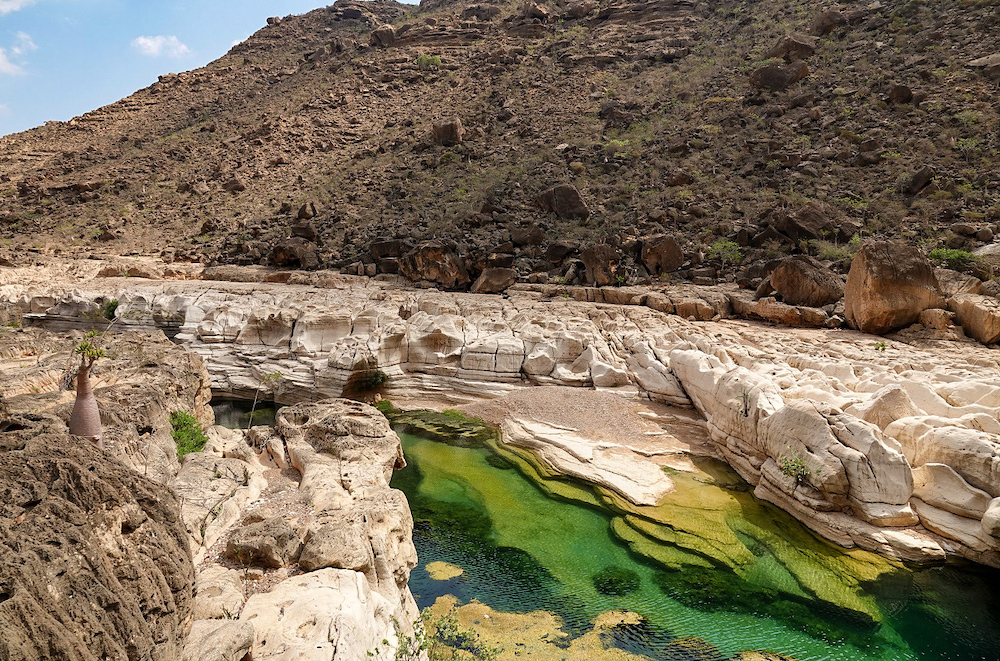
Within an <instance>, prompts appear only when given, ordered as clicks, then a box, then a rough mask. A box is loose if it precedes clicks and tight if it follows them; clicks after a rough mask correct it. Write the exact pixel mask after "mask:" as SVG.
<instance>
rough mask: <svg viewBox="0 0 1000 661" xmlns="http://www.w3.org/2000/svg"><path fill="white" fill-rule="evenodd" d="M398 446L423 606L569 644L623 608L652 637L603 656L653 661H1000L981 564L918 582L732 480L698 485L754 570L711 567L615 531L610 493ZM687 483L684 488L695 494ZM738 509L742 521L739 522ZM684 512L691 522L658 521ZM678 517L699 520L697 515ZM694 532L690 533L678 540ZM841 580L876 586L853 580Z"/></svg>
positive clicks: (652, 536)
mask: <svg viewBox="0 0 1000 661" xmlns="http://www.w3.org/2000/svg"><path fill="white" fill-rule="evenodd" d="M401 437H402V439H403V447H404V450H405V452H406V457H407V461H408V462H409V466H408V467H407V468H406V469H404V470H402V471H398V472H397V473H396V474H395V476H394V478H393V486H395V487H397V488H400V489H402V490H403V491H404V492H405V493H406V495H407V497H408V498H409V501H410V506H411V509H412V510H413V514H414V520H415V530H414V543H415V544H416V547H417V552H418V554H419V557H420V566H419V567H418V568H417V569H415V570H414V572H413V573H412V575H411V579H410V588H411V590H412V592H413V593H414V596H415V597H416V598H417V601H418V604H419V605H420V606H421V607H424V606H429V605H430V604H432V603H433V602H434V600H435V599H436V598H437V597H439V596H441V595H445V594H451V595H455V596H456V597H458V598H459V600H461V601H462V602H467V601H470V600H472V599H478V600H479V601H481V602H483V603H485V604H487V605H488V606H490V607H492V608H494V609H496V610H501V611H508V612H530V611H535V610H546V611H550V612H553V613H555V614H557V615H559V616H560V617H561V618H562V620H563V622H564V628H565V629H566V630H567V631H568V632H570V633H571V634H574V635H577V634H580V633H582V632H584V631H586V630H587V629H588V628H589V627H590V626H591V622H592V621H593V619H594V618H595V617H596V615H597V614H599V613H601V612H603V611H607V610H613V609H627V610H630V611H634V612H636V613H639V614H641V615H642V616H644V617H645V618H646V620H647V622H648V626H645V627H642V628H639V629H636V630H631V631H622V632H620V635H617V636H611V637H609V640H608V643H609V644H614V645H616V646H618V647H623V648H628V649H630V650H631V651H634V652H638V653H645V654H647V655H649V656H650V657H651V658H655V659H707V658H719V657H718V656H714V657H713V656H711V655H710V654H709V655H705V654H704V653H703V654H701V655H699V654H697V653H695V652H691V653H682V652H677V646H676V645H673V646H672V645H671V643H670V641H672V640H675V639H677V638H681V637H684V638H686V637H697V638H700V639H703V640H705V641H707V642H709V643H711V644H712V645H713V646H714V647H715V648H717V649H718V650H719V652H720V653H721V654H722V655H723V657H722V658H728V657H729V656H731V655H733V654H735V653H737V652H739V651H741V650H750V649H764V650H769V651H773V652H778V653H781V654H786V655H789V656H792V657H794V658H796V659H799V661H827V660H829V661H834V660H836V661H853V660H878V661H909V660H917V659H928V660H938V659H940V660H949V661H960V660H961V661H965V660H968V661H972V660H976V661H997V660H1000V598H998V596H997V594H996V592H997V588H1000V572H997V571H993V570H987V569H983V568H978V567H975V566H973V565H971V564H949V565H946V566H939V567H933V568H926V569H918V570H914V569H912V568H907V567H903V566H901V565H898V563H890V562H888V561H883V560H882V559H878V558H875V559H874V560H872V559H871V558H869V556H870V554H864V553H863V552H861V554H859V553H858V552H851V553H848V552H846V551H844V550H843V549H840V548H839V547H836V546H834V545H831V544H829V543H826V542H823V541H822V540H818V539H817V538H815V536H813V535H812V534H811V533H810V532H808V531H807V530H806V529H805V528H804V527H803V526H801V525H800V524H799V523H798V522H796V521H795V520H794V519H792V518H791V517H790V516H788V515H787V514H785V513H784V512H781V511H780V510H778V509H777V508H774V507H771V506H769V505H766V504H762V503H759V502H758V501H756V500H755V499H752V497H751V496H750V495H749V493H747V491H746V485H745V484H740V483H739V480H738V478H726V480H725V481H724V482H723V486H722V487H720V485H719V482H718V480H715V481H712V480H707V479H705V477H704V476H700V477H698V478H697V479H698V480H701V481H702V482H705V484H703V485H702V486H703V487H704V489H706V491H704V494H705V496H704V502H705V504H706V507H709V506H714V505H713V503H716V502H721V501H722V500H723V496H724V497H725V498H729V499H730V500H731V503H730V505H728V506H727V507H730V509H729V510H727V511H728V512H729V513H727V514H726V515H725V518H724V519H719V520H725V521H726V526H727V528H728V531H727V532H726V534H725V535H723V536H722V537H721V538H726V537H733V536H734V535H735V536H736V537H738V538H739V541H740V542H741V543H740V544H739V545H738V546H739V548H741V549H746V551H747V553H746V555H747V556H748V557H747V558H737V559H736V560H734V559H733V558H732V557H725V558H723V559H721V560H720V559H716V558H713V557H711V553H710V552H709V551H710V550H711V548H712V544H711V543H710V544H704V545H700V544H697V543H692V542H691V541H690V540H688V541H684V540H680V541H678V540H676V539H674V542H672V543H664V542H661V541H657V540H663V539H666V540H670V539H673V538H672V537H671V535H673V534H675V533H677V532H678V531H676V530H671V528H670V526H669V521H667V522H666V524H663V523H659V524H652V523H650V522H649V521H648V520H646V519H643V518H641V517H636V516H635V515H634V513H630V512H627V511H623V510H619V511H617V514H618V516H615V515H613V513H612V511H610V510H613V509H614V508H613V507H609V499H608V497H607V494H600V493H595V492H593V491H591V490H589V488H587V487H586V486H584V485H580V484H576V483H573V482H571V481H567V480H556V481H554V480H552V479H551V476H542V475H539V474H537V473H532V469H531V466H530V464H529V463H527V462H523V461H516V457H515V458H514V459H515V461H514V464H516V466H517V469H514V467H513V465H512V464H509V463H507V461H510V460H511V459H512V457H511V456H510V455H507V456H506V458H505V459H501V458H500V457H498V456H497V454H496V453H495V452H493V451H491V450H490V449H489V448H469V447H456V446H453V445H449V444H447V443H443V442H440V441H431V440H426V439H422V438H418V437H416V436H412V435H409V434H405V433H404V434H401ZM709 469H710V470H714V471H719V474H723V472H724V471H725V470H728V469H725V467H714V468H712V467H709ZM522 471H523V473H522ZM525 474H528V475H530V476H531V479H528V478H527V477H525ZM677 479H678V480H679V484H681V485H682V486H684V484H685V482H684V480H686V479H688V480H690V478H689V477H687V476H683V475H681V476H677ZM709 483H711V484H709ZM724 487H729V488H724ZM684 488H689V489H696V488H698V484H697V483H696V481H695V480H691V483H690V484H687V485H686V486H684ZM684 488H679V491H681V492H682V493H683V492H684ZM723 492H724V493H723ZM691 493H697V492H688V496H687V498H688V500H689V501H690V500H691V499H692V496H691V495H690V494H691ZM720 494H721V495H720ZM695 500H697V498H695ZM732 503H736V508H735V511H737V512H740V511H743V512H745V517H746V518H745V519H741V520H734V517H737V518H738V515H734V514H732V506H731V505H732ZM675 511H681V510H675V509H667V510H664V512H661V513H660V514H661V515H662V516H665V517H666V518H669V516H670V515H672V513H673V512H675ZM684 511H685V512H686V513H685V514H684V516H687V517H689V518H690V517H691V516H692V514H691V512H692V511H693V510H692V509H691V508H689V509H688V510H684ZM715 521H716V520H715V519H712V526H714V527H718V525H717V524H716V523H715ZM691 529H693V528H692V524H691V522H690V521H687V522H685V526H684V529H683V530H686V531H689V530H691ZM694 529H696V527H695V528H694ZM643 531H644V532H643ZM681 532H683V531H681ZM684 534H688V533H686V532H685V533H684ZM706 534H708V533H706ZM623 540H626V541H627V542H628V543H626V541H623ZM716 543H717V545H718V547H719V548H720V549H721V550H720V555H725V554H727V553H728V554H730V555H732V551H731V550H729V549H730V548H731V547H732V543H731V541H730V542H727V544H728V546H726V547H725V548H723V545H722V543H721V542H716ZM432 561H444V562H448V563H452V564H455V565H458V566H460V567H462V568H463V569H464V573H463V574H462V575H461V576H458V577H456V578H452V579H449V580H447V581H435V580H433V579H431V578H430V576H429V575H428V574H427V572H426V570H425V569H424V567H425V566H426V565H427V563H429V562H432ZM803 564H804V565H805V566H803ZM733 566H735V567H738V568H739V572H738V573H737V572H736V571H734V570H733V569H732V567H733ZM608 568H614V569H613V570H611V571H617V572H618V573H619V574H620V575H621V576H624V577H626V578H627V579H629V580H625V581H624V583H620V584H619V583H615V582H614V581H612V582H611V584H610V587H611V588H612V589H611V592H616V591H617V592H621V591H622V590H624V589H627V588H629V587H630V585H628V583H629V582H630V580H631V576H633V575H634V578H635V579H636V580H637V581H638V585H637V587H636V589H634V591H631V592H629V593H627V594H606V593H604V592H608V588H609V584H607V583H603V584H602V585H603V587H604V588H605V589H604V592H602V591H599V590H598V589H597V587H596V585H595V577H598V578H599V577H600V576H601V573H602V572H607V571H609V570H608ZM824 568H832V569H824ZM838 568H840V571H841V573H842V575H840V576H838V574H837V572H838ZM844 568H847V569H850V570H851V571H855V572H859V571H864V572H867V571H870V572H871V575H870V576H869V575H865V576H862V577H858V576H849V575H848V572H847V571H844ZM605 578H606V574H605ZM596 582H598V583H599V582H600V581H599V580H597V581H596ZM838 590H840V591H841V592H842V593H843V594H838V593H837V592H838ZM817 593H818V594H822V595H823V598H819V597H818V596H817Z"/></svg>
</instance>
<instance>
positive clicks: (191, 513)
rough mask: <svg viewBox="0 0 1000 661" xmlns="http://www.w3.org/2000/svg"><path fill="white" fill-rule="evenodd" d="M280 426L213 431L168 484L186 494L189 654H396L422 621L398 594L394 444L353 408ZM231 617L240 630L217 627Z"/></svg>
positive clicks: (405, 509)
mask: <svg viewBox="0 0 1000 661" xmlns="http://www.w3.org/2000/svg"><path fill="white" fill-rule="evenodd" d="M276 422H277V424H276V427H275V428H274V429H273V430H267V429H265V428H261V427H255V428H254V429H253V430H252V431H251V432H246V431H242V430H235V431H233V430H225V429H222V428H220V427H213V428H212V429H210V430H209V436H210V441H209V443H208V445H207V446H206V448H205V450H204V451H202V452H198V453H194V454H192V455H189V456H188V457H187V458H186V460H185V462H184V465H183V467H182V469H181V471H180V474H179V475H178V476H177V478H176V480H175V481H174V483H173V486H174V488H175V489H177V490H178V492H179V493H183V494H187V497H186V498H185V509H184V520H185V524H186V527H187V530H188V536H187V540H188V543H189V544H190V545H191V549H192V553H193V554H194V556H195V557H196V558H198V559H199V560H201V565H200V570H199V573H198V596H197V598H196V600H195V613H196V614H197V616H198V617H199V618H201V619H199V620H197V621H195V623H194V627H193V629H192V640H191V641H190V642H189V643H188V649H189V650H202V649H205V648H213V649H214V648H219V649H222V648H225V649H230V648H233V649H239V650H243V649H244V647H245V651H246V652H249V653H252V656H253V658H254V659H269V658H287V655H288V654H295V655H297V656H296V658H302V659H314V660H316V661H334V660H336V661H349V660H353V659H361V658H369V657H370V658H376V659H392V658H394V655H395V650H396V648H397V645H398V643H399V640H400V637H406V636H412V635H413V622H414V621H415V620H416V619H417V615H418V613H417V607H416V604H415V602H414V600H413V597H412V595H411V594H410V591H409V588H408V586H407V581H408V579H409V575H410V570H411V569H412V568H413V567H414V566H415V565H416V560H417V558H416V550H415V549H414V548H413V540H412V531H413V519H412V517H411V515H410V510H409V506H408V505H407V502H406V497H405V496H404V495H403V494H402V492H400V491H397V490H395V489H391V488H390V487H389V478H390V476H391V474H392V471H393V470H394V468H397V467H400V466H402V465H404V464H403V462H402V450H401V449H400V444H399V438H398V437H397V436H396V434H395V433H393V432H392V430H390V429H389V425H388V423H387V421H386V420H385V418H384V417H383V416H382V415H381V414H380V413H379V412H378V411H376V410H375V409H374V408H372V407H370V406H368V405H365V404H360V403H358V402H352V401H348V400H330V401H323V402H318V403H313V404H307V403H303V404H298V405H295V406H290V407H285V408H283V409H282V410H281V411H280V412H279V413H278V419H277V421H276ZM288 466H292V467H293V468H294V470H292V471H288V470H283V469H286V468H287V467H288ZM290 475H291V476H292V477H290ZM282 494H283V495H282ZM230 567H236V569H231V568H230ZM251 572H253V574H252V575H251ZM303 572H304V573H303ZM229 618H238V620H239V625H242V626H243V627H249V629H246V628H240V627H239V626H235V625H234V626H231V627H225V626H223V623H225V622H228V620H229ZM247 631H249V635H250V641H249V643H246V644H245V645H244V643H245V642H246V641H245V636H246V632H247ZM382 641H387V642H382ZM369 653H371V654H369ZM185 654H186V655H188V656H191V658H195V657H194V655H193V652H192V654H188V651H187V650H186V651H185ZM213 658H215V657H213Z"/></svg>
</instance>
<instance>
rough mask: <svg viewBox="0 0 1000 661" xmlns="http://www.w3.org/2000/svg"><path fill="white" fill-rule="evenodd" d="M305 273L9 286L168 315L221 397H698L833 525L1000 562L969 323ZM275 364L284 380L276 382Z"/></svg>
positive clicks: (143, 317) (734, 437) (629, 293)
mask: <svg viewBox="0 0 1000 661" xmlns="http://www.w3.org/2000/svg"><path fill="white" fill-rule="evenodd" d="M310 277H311V278H312V280H311V281H310V282H311V283H312V284H310V285H291V284H274V283H263V282H258V283H236V282H225V283H222V282H208V281H200V282H194V281H177V282H140V281H135V280H134V279H128V280H124V279H105V280H102V279H95V280H89V281H87V280H81V281H80V282H79V283H78V286H77V287H76V288H75V289H74V290H69V289H68V288H51V287H49V288H46V287H40V286H35V287H20V288H18V287H16V286H7V287H4V288H3V291H0V294H2V296H3V297H4V298H5V299H6V300H8V301H11V302H14V303H16V304H17V305H18V306H19V308H20V309H23V310H25V311H28V310H34V311H35V312H34V314H31V313H29V314H28V315H27V316H26V318H25V319H26V322H27V323H47V321H46V320H58V321H59V323H63V324H65V323H70V322H71V321H72V320H74V319H77V320H79V319H80V318H82V317H84V316H85V315H86V314H87V311H88V310H92V309H93V307H94V306H95V305H96V302H97V301H99V300H106V299H108V298H110V297H114V298H116V299H118V300H119V301H120V303H119V312H118V316H119V317H120V318H121V320H122V321H121V323H122V324H123V325H124V326H128V325H134V326H140V327H142V326H157V325H158V324H164V325H165V324H169V325H170V326H171V328H173V329H175V330H176V335H175V340H176V341H179V342H181V343H183V344H184V345H185V346H186V347H188V348H189V349H190V350H191V351H193V352H195V353H197V354H198V355H199V356H201V357H202V358H203V360H204V362H205V364H206V366H207V368H208V370H209V372H210V373H211V375H212V381H213V386H214V387H215V388H216V389H217V390H218V391H221V392H224V393H230V394H236V395H239V396H243V397H248V398H252V397H253V396H254V395H255V394H258V393H259V392H265V393H266V394H268V395H269V396H270V397H272V398H273V399H274V400H276V401H278V402H281V403H291V402H297V401H303V400H310V401H311V400H316V399H318V398H321V397H328V396H339V395H340V394H341V393H342V392H343V391H344V388H345V386H347V385H348V384H349V383H355V384H357V383H358V381H359V377H363V376H365V375H368V374H371V373H373V372H374V371H381V372H384V374H385V375H387V376H388V382H387V383H386V384H385V385H384V386H382V392H383V394H385V395H386V396H388V397H390V398H392V399H394V400H406V399H407V398H419V397H433V398H436V399H438V400H444V401H451V402H455V403H461V402H465V401H470V400H475V399H481V398H489V397H496V396H500V395H503V394H504V393H507V392H511V391H513V390H517V389H520V388H524V387H529V386H540V385H561V386H571V387H583V388H596V389H607V390H608V391H609V392H614V393H616V394H618V395H621V396H625V397H640V398H646V399H649V400H653V401H657V402H663V403H668V404H674V405H681V406H688V407H694V408H696V409H697V410H698V412H699V413H701V414H702V415H703V416H704V417H705V419H706V420H707V422H708V426H709V430H710V431H711V434H712V438H713V440H714V443H715V447H716V451H717V452H718V454H719V456H721V457H723V458H725V460H726V461H727V462H729V463H730V464H731V465H732V466H733V467H734V468H735V469H736V470H737V471H738V472H739V473H740V474H741V475H742V476H743V477H744V478H745V479H747V480H748V481H750V482H751V483H752V484H753V485H755V492H756V494H757V496H758V497H760V498H764V499H766V500H769V501H771V502H774V503H776V504H778V505H779V506H780V507H782V508H784V509H786V510H787V511H789V512H791V513H792V514H793V515H794V516H796V517H797V518H799V519H800V520H802V521H803V522H805V523H806V524H807V525H809V526H810V527H812V528H813V529H814V530H816V531H817V532H819V533H820V534H821V535H823V536H825V537H827V538H829V539H832V540H834V541H836V542H837V543H839V544H842V545H844V546H861V547H863V548H867V549H872V550H876V551H878V552H880V553H883V554H886V555H889V556H891V557H897V558H905V559H910V560H933V559H940V558H942V557H944V556H945V555H946V554H958V555H963V556H965V557H968V558H970V559H973V560H976V561H979V562H984V563H988V564H1000V559H998V548H1000V546H998V544H1000V540H998V539H997V538H996V537H995V536H993V534H992V533H991V532H989V531H992V530H994V529H995V527H993V526H991V525H990V524H989V521H987V522H986V523H984V519H983V517H985V516H986V514H985V513H984V514H983V515H982V516H979V517H978V518H977V517H976V516H975V514H976V513H977V512H978V510H976V511H975V512H974V511H973V510H970V509H968V508H964V507H963V506H962V503H963V502H964V501H965V500H966V499H967V492H968V489H977V490H979V491H981V492H982V493H984V494H986V495H987V496H989V497H990V498H996V497H998V496H1000V478H998V475H997V470H998V468H997V466H998V462H996V461H994V458H995V457H996V456H997V452H998V450H997V448H998V439H1000V435H998V433H1000V428H998V425H997V424H996V423H995V420H996V418H997V411H998V409H1000V386H997V385H996V383H997V376H998V373H1000V369H998V365H997V359H996V357H995V356H994V355H993V353H992V352H991V351H990V350H988V349H987V348H985V347H983V346H981V345H979V344H976V343H970V342H955V341H949V340H947V339H946V337H950V336H954V333H952V334H951V335H941V334H938V335H935V336H934V338H933V341H927V342H923V343H922V344H917V345H914V344H910V345H905V344H901V343H898V342H896V341H893V340H891V339H889V340H883V339H881V338H878V337H873V336H870V335H864V334H861V333H855V332H851V331H844V330H838V329H789V328H773V327H768V326H764V325H758V324H755V323H752V322H745V321H736V320H727V319H725V318H724V317H726V316H727V315H729V314H730V313H731V312H732V309H733V308H732V306H731V305H730V302H732V301H737V300H738V295H737V294H735V293H733V294H730V293H727V292H726V291H725V290H719V289H712V288H697V287H682V288H678V289H677V290H676V291H667V290H663V291H659V292H642V291H638V290H637V289H636V288H622V289H620V290H618V289H614V290H613V289H611V288H605V289H584V288H580V289H576V290H572V296H571V297H564V296H562V295H561V294H560V293H558V292H557V291H556V289H555V288H549V289H551V291H549V289H545V288H534V290H532V288H530V287H529V288H523V289H518V288H517V287H515V288H512V289H510V290H508V291H507V292H506V294H505V295H504V297H502V298H501V297H495V296H486V295H474V294H458V293H444V292H438V291H434V290H411V289H405V288H399V287H396V286H394V285H391V284H387V283H382V282H378V281H372V280H366V279H362V278H354V279H350V278H345V277H343V276H330V277H329V278H327V279H324V278H322V277H320V276H319V275H316V276H310ZM318 285H323V286H318ZM574 297H575V298H574ZM576 298H579V299H581V300H576ZM598 300H600V301H605V302H597V301H598ZM591 301H594V302H591ZM607 301H614V303H608V302H607ZM702 308H704V309H702ZM74 311H76V312H74ZM942 312H944V311H942ZM944 314H947V313H946V312H944ZM74 315H75V316H74ZM711 319H716V321H711ZM699 320H700V321H699ZM929 323H930V322H929ZM927 332H931V331H927ZM899 337H901V338H902V337H923V336H922V335H919V334H917V335H906V334H905V333H904V334H902V335H900V336H899ZM915 342H918V343H919V342H920V340H915ZM272 373H280V379H279V380H278V381H277V383H276V384H274V385H273V386H271V385H264V386H263V389H261V388H262V384H264V382H265V377H266V375H268V374H272ZM925 464H943V465H946V466H948V467H950V468H951V469H952V470H953V471H954V473H955V476H954V479H951V480H949V481H948V484H949V485H951V486H949V488H947V489H945V488H943V487H942V488H940V489H937V490H935V494H936V495H935V497H934V498H932V499H931V500H925V499H924V498H923V497H921V496H920V494H919V493H915V492H914V484H915V481H914V477H913V474H912V471H913V470H914V469H920V468H921V467H922V466H924V465H925ZM795 466H799V468H798V470H797V472H796V471H795V470H791V468H794V467H795ZM922 479H924V478H922ZM958 480H961V481H962V482H964V483H965V485H966V487H962V486H961V484H960V483H959V482H958ZM956 484H957V485H958V488H957V489H956V488H955V487H954V485H956ZM952 493H953V494H954V495H953V496H951V495H948V494H952ZM644 497H650V496H648V495H647V496H644ZM952 500H954V501H955V502H952ZM953 517H955V518H953Z"/></svg>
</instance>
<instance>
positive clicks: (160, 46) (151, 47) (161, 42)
mask: <svg viewBox="0 0 1000 661" xmlns="http://www.w3.org/2000/svg"><path fill="white" fill-rule="evenodd" d="M0 2H3V0H0ZM132 48H134V49H136V50H137V51H139V52H140V53H142V54H143V55H145V56H146V57H160V56H164V57H184V56H185V55H187V54H188V53H190V52H191V49H190V48H188V47H187V46H185V45H184V44H183V43H181V40H180V39H178V38H177V37H175V36H174V35H162V34H160V35H156V36H155V37H136V38H135V39H133V40H132Z"/></svg>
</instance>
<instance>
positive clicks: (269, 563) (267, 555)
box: [226, 517, 302, 568]
mask: <svg viewBox="0 0 1000 661" xmlns="http://www.w3.org/2000/svg"><path fill="white" fill-rule="evenodd" d="M301 547H302V541H301V540H300V539H299V536H298V535H297V534H295V531H294V530H293V529H292V527H291V526H290V525H289V524H288V522H287V521H285V520H284V519H282V518H280V517H274V518H271V519H267V520H265V521H261V522H260V523H254V524H251V525H249V526H243V527H242V528H237V529H236V530H234V531H233V534H232V536H231V537H230V538H229V541H228V542H227V543H226V557H227V558H229V559H230V560H233V561H235V562H238V563H240V564H242V565H245V566H250V565H257V566H261V567H273V568H278V567H287V566H288V565H289V564H291V563H292V562H294V561H295V560H296V559H297V558H298V555H299V550H300V549H301Z"/></svg>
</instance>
